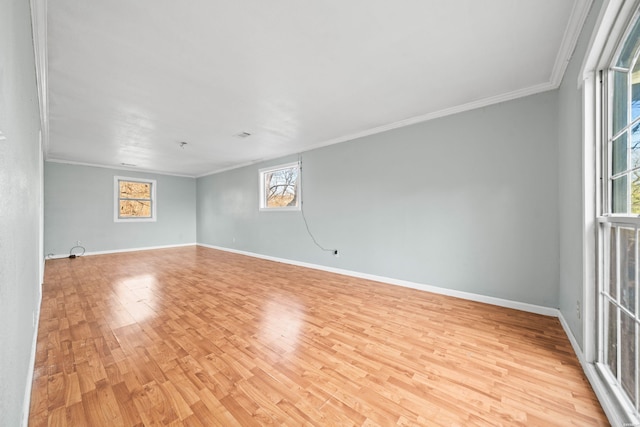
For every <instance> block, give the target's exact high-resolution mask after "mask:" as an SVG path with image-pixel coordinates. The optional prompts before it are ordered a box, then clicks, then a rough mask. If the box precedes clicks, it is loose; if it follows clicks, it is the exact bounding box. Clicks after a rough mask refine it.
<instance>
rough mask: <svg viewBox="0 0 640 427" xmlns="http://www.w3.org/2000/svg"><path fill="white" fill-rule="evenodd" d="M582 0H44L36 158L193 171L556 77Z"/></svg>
mask: <svg viewBox="0 0 640 427" xmlns="http://www.w3.org/2000/svg"><path fill="white" fill-rule="evenodd" d="M590 3H591V1H590V0H483V1H478V0H447V1H444V0H440V1H435V0H394V1H391V0H348V1H345V0H317V1H300V0H269V1H265V0H235V1H220V0H190V1H188V2H177V1H175V0H136V1H131V0H110V1H99V0H90V1H87V0H58V1H52V2H49V3H48V5H47V28H46V37H47V40H46V55H47V61H48V67H47V68H46V72H47V80H46V82H45V83H46V84H45V85H41V87H44V88H46V94H45V95H46V98H48V114H47V118H48V134H47V135H45V139H46V140H47V143H46V157H47V159H48V160H54V161H56V160H59V161H67V162H77V163H84V164H93V165H102V166H109V167H122V164H123V163H124V164H133V165H136V166H135V167H132V169H136V170H148V171H161V172H165V173H172V174H179V175H187V176H201V175H204V174H207V173H211V172H216V171H221V170H226V169H230V168H233V167H237V166H240V165H245V164H249V163H254V162H257V161H259V160H262V159H269V158H275V157H278V156H282V155H286V154H292V153H298V152H301V151H304V150H307V149H310V148H313V147H318V146H322V145H327V144H331V143H336V142H341V141H346V140H349V139H352V138H354V137H357V136H362V135H366V134H371V133H375V132H379V131H382V130H385V129H389V128H393V127H397V126H400V125H403V124H408V123H414V122H417V121H421V120H426V119H429V118H433V117H437V116H442V115H444V114H448V113H451V112H456V111H461V110H464V109H468V108H472V107H475V106H481V105H487V104H490V103H493V102H497V101H500V100H506V99H512V98H515V97H517V96H523V95H526V94H531V93H536V92H540V91H543V90H549V89H553V88H555V87H557V85H558V84H559V82H560V79H561V78H562V74H563V73H564V69H565V67H566V62H567V61H568V59H569V56H570V54H571V52H572V50H573V47H574V45H575V40H576V38H577V35H578V32H579V30H580V27H581V26H582V23H583V21H584V18H585V15H586V12H587V9H588V7H589V5H590ZM45 63H46V62H45ZM241 132H249V133H251V136H249V137H247V138H238V137H237V136H235V135H237V134H239V133H241ZM181 141H186V142H187V145H186V146H185V147H183V148H180V144H179V143H180V142H181ZM125 167H126V166H125Z"/></svg>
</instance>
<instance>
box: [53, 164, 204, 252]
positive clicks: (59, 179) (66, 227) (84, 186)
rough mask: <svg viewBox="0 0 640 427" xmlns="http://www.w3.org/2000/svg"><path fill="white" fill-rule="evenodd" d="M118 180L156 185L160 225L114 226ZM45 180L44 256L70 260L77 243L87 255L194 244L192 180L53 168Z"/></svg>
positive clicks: (68, 166) (62, 166) (69, 166)
mask: <svg viewBox="0 0 640 427" xmlns="http://www.w3.org/2000/svg"><path fill="white" fill-rule="evenodd" d="M114 176H125V177H132V178H145V179H154V180H156V184H157V186H156V203H157V212H156V213H157V220H156V221H154V222H140V223H133V222H114V220H113V218H114ZM44 178H45V182H44V209H45V233H44V250H45V254H54V255H65V254H66V255H68V254H69V250H70V249H71V248H72V247H73V246H75V244H76V242H77V241H78V240H79V241H80V242H81V244H82V245H83V246H84V247H85V248H86V250H87V252H102V251H116V250H127V249H137V248H148V247H157V246H171V245H181V244H194V243H195V242H196V180H195V179H194V178H183V177H177V176H171V175H159V174H152V173H144V172H134V171H124V170H117V169H107V168H98V167H90V166H79V165H72V164H64V163H53V162H46V163H45V167H44Z"/></svg>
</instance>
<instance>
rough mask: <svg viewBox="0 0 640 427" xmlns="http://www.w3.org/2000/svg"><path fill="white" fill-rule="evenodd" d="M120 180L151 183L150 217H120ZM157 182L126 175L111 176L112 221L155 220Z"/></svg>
mask: <svg viewBox="0 0 640 427" xmlns="http://www.w3.org/2000/svg"><path fill="white" fill-rule="evenodd" d="M120 181H131V182H141V183H145V184H151V218H135V217H126V218H121V217H120ZM156 187H157V183H156V180H155V179H146V178H131V177H128V176H114V177H113V221H114V222H155V221H156V220H157V214H156V212H157V207H158V202H157V199H156Z"/></svg>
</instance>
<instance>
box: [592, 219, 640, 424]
mask: <svg viewBox="0 0 640 427" xmlns="http://www.w3.org/2000/svg"><path fill="white" fill-rule="evenodd" d="M613 221H614V222H613V223H607V224H601V231H602V232H603V234H604V240H605V244H604V245H603V246H604V249H605V254H604V255H605V260H609V262H607V263H606V264H605V269H604V270H605V271H604V275H603V276H604V283H603V284H602V289H601V291H600V295H601V304H600V306H601V308H602V309H603V310H602V316H601V318H602V321H601V336H602V337H603V339H602V341H601V345H602V350H603V351H600V352H599V354H600V360H599V362H600V363H599V367H600V369H603V370H606V371H607V375H606V376H607V377H609V378H612V379H613V380H614V382H615V386H616V387H617V388H618V390H619V392H621V394H622V395H624V398H626V399H627V400H628V401H629V404H630V405H631V406H633V408H634V409H635V411H636V413H638V412H640V313H639V311H640V296H639V295H638V290H639V286H638V279H639V278H640V269H639V268H637V266H638V265H639V262H640V245H639V244H638V243H640V231H639V228H638V226H630V225H629V224H616V223H615V220H613ZM625 230H626V231H627V233H629V232H630V233H631V236H633V238H632V240H625V239H624V238H623V237H622V234H623V231H625ZM629 241H631V242H632V244H633V250H632V251H628V250H626V249H627V248H628V245H629ZM625 252H626V255H625ZM612 264H613V265H612ZM607 265H609V268H607V267H606V266H607ZM630 269H633V273H632V277H633V281H632V282H631V285H630V286H629V285H627V286H626V287H625V280H624V279H623V278H624V277H625V274H626V277H627V279H628V278H629V271H630ZM612 270H613V272H614V274H613V275H612V274H611V273H612ZM612 276H613V277H612ZM625 292H627V293H628V294H627V295H629V294H630V295H632V296H633V298H632V301H631V306H632V307H627V306H625V304H624V300H625ZM627 301H629V300H627ZM611 320H613V323H615V324H613V323H612V322H611ZM625 325H626V329H625ZM629 325H630V326H629ZM629 329H631V330H629ZM629 335H630V336H631V337H630V339H628V340H625V338H626V337H627V336H629ZM625 355H626V356H627V357H624V358H623V356H625ZM612 359H613V360H612ZM624 359H629V360H627V361H625V360H624ZM611 362H614V363H613V366H612V363H611ZM612 368H614V369H612ZM629 382H630V383H631V390H629V388H630V387H628V384H629Z"/></svg>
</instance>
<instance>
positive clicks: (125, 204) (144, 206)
mask: <svg viewBox="0 0 640 427" xmlns="http://www.w3.org/2000/svg"><path fill="white" fill-rule="evenodd" d="M120 217H122V218H151V202H150V201H147V200H120Z"/></svg>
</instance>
